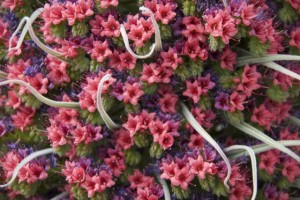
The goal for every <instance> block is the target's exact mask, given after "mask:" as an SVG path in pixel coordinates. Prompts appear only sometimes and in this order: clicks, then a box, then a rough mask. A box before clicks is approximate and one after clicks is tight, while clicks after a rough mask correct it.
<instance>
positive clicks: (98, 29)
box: [89, 1, 104, 36]
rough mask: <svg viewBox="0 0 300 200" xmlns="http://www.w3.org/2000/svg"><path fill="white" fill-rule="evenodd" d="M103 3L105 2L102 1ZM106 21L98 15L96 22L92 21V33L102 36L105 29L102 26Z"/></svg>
mask: <svg viewBox="0 0 300 200" xmlns="http://www.w3.org/2000/svg"><path fill="white" fill-rule="evenodd" d="M101 2H103V1H101ZM103 21H104V19H103V18H102V17H101V16H100V15H96V16H95V19H94V20H90V22H89V24H90V26H91V31H92V33H93V34H95V35H97V36H101V34H102V31H103V30H104V27H103V26H102V25H101V24H102V22H103Z"/></svg>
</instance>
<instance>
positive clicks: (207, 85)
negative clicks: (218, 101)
mask: <svg viewBox="0 0 300 200" xmlns="http://www.w3.org/2000/svg"><path fill="white" fill-rule="evenodd" d="M198 84H199V86H200V88H201V94H204V95H205V94H207V93H208V91H209V90H211V89H213V88H214V87H215V85H216V84H215V83H214V82H212V81H211V80H210V74H206V75H205V76H204V77H199V78H198Z"/></svg>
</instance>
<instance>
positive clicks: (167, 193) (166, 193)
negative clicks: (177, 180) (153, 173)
mask: <svg viewBox="0 0 300 200" xmlns="http://www.w3.org/2000/svg"><path fill="white" fill-rule="evenodd" d="M157 178H158V181H159V183H160V184H161V186H162V187H163V190H164V196H165V200H171V195H170V190H169V188H168V185H167V183H166V181H165V180H163V179H161V178H160V177H159V176H157Z"/></svg>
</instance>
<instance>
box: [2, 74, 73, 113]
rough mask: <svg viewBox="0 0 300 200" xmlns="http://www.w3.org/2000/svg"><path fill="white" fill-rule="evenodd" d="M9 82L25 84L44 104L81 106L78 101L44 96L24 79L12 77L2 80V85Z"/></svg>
mask: <svg viewBox="0 0 300 200" xmlns="http://www.w3.org/2000/svg"><path fill="white" fill-rule="evenodd" d="M8 84H19V85H23V86H25V87H26V88H27V89H28V90H29V91H30V92H31V93H32V95H34V96H35V97H36V98H37V99H38V100H40V101H41V102H43V103H44V104H47V105H48V106H52V107H61V108H79V103H78V102H63V101H54V100H51V99H48V98H47V97H44V96H43V95H41V94H40V93H39V92H38V91H36V89H34V88H33V87H32V86H31V85H29V84H28V83H26V82H24V81H22V80H17V79H12V80H6V81H2V82H0V86H2V85H8Z"/></svg>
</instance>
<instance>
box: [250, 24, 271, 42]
mask: <svg viewBox="0 0 300 200" xmlns="http://www.w3.org/2000/svg"><path fill="white" fill-rule="evenodd" d="M251 27H252V30H251V31H250V32H249V34H250V35H251V36H255V37H257V38H259V39H260V41H261V42H262V43H265V42H266V41H267V40H269V41H270V42H274V40H275V39H274V34H275V30H274V27H273V21H272V19H269V20H266V21H261V20H260V21H253V22H252V23H251Z"/></svg>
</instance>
